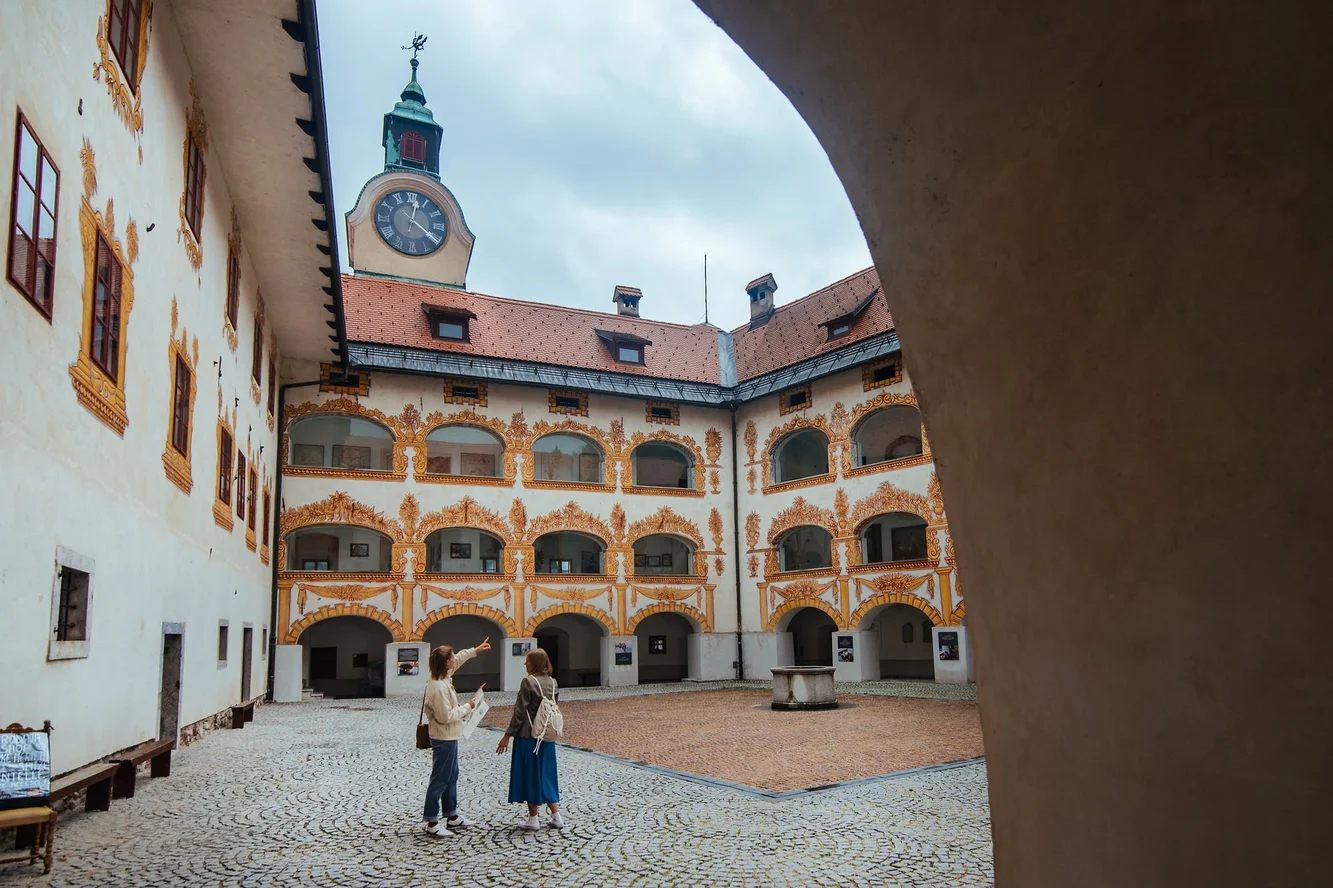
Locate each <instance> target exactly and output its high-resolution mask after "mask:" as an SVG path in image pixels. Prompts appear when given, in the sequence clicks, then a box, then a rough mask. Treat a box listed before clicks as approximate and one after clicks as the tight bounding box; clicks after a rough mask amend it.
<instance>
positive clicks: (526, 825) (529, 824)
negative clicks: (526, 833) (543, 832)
mask: <svg viewBox="0 0 1333 888" xmlns="http://www.w3.org/2000/svg"><path fill="white" fill-rule="evenodd" d="M518 828H519V829H528V830H534V831H535V830H539V829H541V828H542V824H541V821H540V820H538V819H537V818H536V817H529V818H528V819H527V820H524V821H523V822H522V823H520V824H519V825H518Z"/></svg>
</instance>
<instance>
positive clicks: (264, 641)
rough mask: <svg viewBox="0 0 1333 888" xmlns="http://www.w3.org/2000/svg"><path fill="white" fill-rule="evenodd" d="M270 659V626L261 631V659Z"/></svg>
mask: <svg viewBox="0 0 1333 888" xmlns="http://www.w3.org/2000/svg"><path fill="white" fill-rule="evenodd" d="M267 658H268V626H265V627H264V628H263V629H260V630H259V659H261V660H264V659H267Z"/></svg>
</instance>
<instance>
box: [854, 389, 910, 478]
mask: <svg viewBox="0 0 1333 888" xmlns="http://www.w3.org/2000/svg"><path fill="white" fill-rule="evenodd" d="M921 453H922V443H921V412H920V411H919V410H917V408H915V407H913V406H911V405H910V404H894V405H892V406H889V407H884V408H881V409H879V410H876V411H874V412H872V413H870V414H869V415H868V416H866V417H865V418H864V419H862V420H861V422H859V423H858V424H857V426H856V429H855V430H854V431H853V432H852V465H853V466H869V465H875V464H877V463H884V462H892V461H894V460H897V459H907V458H908V457H913V456H920V455H921Z"/></svg>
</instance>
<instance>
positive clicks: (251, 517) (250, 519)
mask: <svg viewBox="0 0 1333 888" xmlns="http://www.w3.org/2000/svg"><path fill="white" fill-rule="evenodd" d="M258 487H259V473H258V472H256V471H255V466H254V463H251V464H250V492H249V500H248V502H247V503H246V507H245V512H246V514H245V526H246V527H247V528H249V530H250V532H251V533H254V530H255V511H256V508H257V503H256V497H255V490H256V488H258Z"/></svg>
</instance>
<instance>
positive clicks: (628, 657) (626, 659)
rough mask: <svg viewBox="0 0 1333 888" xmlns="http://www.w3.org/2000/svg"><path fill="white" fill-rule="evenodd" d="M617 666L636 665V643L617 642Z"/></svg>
mask: <svg viewBox="0 0 1333 888" xmlns="http://www.w3.org/2000/svg"><path fill="white" fill-rule="evenodd" d="M616 665H617V666H633V665H634V642H632V641H617V642H616Z"/></svg>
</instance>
